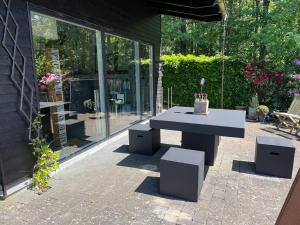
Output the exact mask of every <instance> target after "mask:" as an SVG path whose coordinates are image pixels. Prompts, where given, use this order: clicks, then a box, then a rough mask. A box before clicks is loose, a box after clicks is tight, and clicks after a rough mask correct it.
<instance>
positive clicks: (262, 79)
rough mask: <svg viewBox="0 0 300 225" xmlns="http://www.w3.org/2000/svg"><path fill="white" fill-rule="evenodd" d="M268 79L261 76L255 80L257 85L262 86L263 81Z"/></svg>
mask: <svg viewBox="0 0 300 225" xmlns="http://www.w3.org/2000/svg"><path fill="white" fill-rule="evenodd" d="M265 79H266V78H264V77H263V76H259V77H256V78H255V79H254V82H255V83H256V84H260V83H261V82H262V81H264V80H265Z"/></svg>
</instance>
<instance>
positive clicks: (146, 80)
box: [140, 43, 153, 119]
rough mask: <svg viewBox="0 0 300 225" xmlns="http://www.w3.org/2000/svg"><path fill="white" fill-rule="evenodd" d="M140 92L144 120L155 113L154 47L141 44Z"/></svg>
mask: <svg viewBox="0 0 300 225" xmlns="http://www.w3.org/2000/svg"><path fill="white" fill-rule="evenodd" d="M140 90H141V112H142V118H143V119H146V118H148V117H150V116H151V115H152V113H153V91H152V90H153V62H152V46H151V45H147V44H143V43H141V44H140Z"/></svg>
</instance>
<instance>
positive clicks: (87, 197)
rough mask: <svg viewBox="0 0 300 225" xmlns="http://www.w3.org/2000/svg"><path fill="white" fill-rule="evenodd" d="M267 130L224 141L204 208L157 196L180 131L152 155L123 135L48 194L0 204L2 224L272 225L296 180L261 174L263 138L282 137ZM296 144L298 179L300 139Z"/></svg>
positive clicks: (59, 178) (65, 173)
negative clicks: (259, 139)
mask: <svg viewBox="0 0 300 225" xmlns="http://www.w3.org/2000/svg"><path fill="white" fill-rule="evenodd" d="M268 127H270V125H263V124H259V123H247V124H246V137H245V138H244V139H238V138H226V137H222V139H221V144H220V146H219V152H218V156H217V160H216V163H215V166H213V167H209V168H208V171H207V176H206V179H205V182H204V186H203V188H202V192H201V195H200V199H199V201H198V202H197V203H193V202H186V201H183V200H180V199H175V198H172V197H168V196H163V195H160V194H159V192H158V184H159V172H158V162H159V158H160V157H161V155H162V154H163V153H164V152H165V151H166V149H167V148H168V145H170V144H171V145H179V144H180V133H179V132H174V131H165V130H163V131H162V142H163V143H164V144H163V147H162V149H161V150H160V151H159V152H157V153H156V154H155V155H154V156H152V157H151V156H143V155H136V154H129V153H128V151H127V150H128V136H127V135H123V136H122V137H121V138H119V139H118V140H117V141H109V142H108V143H107V144H104V145H99V146H98V147H95V148H94V149H96V148H99V151H96V152H93V153H91V154H87V155H86V157H84V158H83V159H81V160H78V161H76V162H73V163H69V164H70V165H69V166H64V167H65V168H64V169H62V170H59V171H58V172H57V173H56V174H55V175H54V180H53V182H52V188H51V189H50V190H48V191H47V192H46V193H44V194H42V195H37V194H35V193H33V192H32V191H30V190H24V191H21V192H19V193H17V194H15V195H12V196H11V197H9V198H8V199H6V200H5V201H0V212H1V213H0V221H1V222H0V224H1V225H6V224H9V225H14V224H15V225H22V224H101V225H102V224H103V225H109V224H114V225H115V224H120V225H126V224H136V225H143V224H147V225H148V224H149V225H155V224H199V225H203V224H205V225H221V224H222V225H248V224H249V225H250V224H251V225H252V224H253V225H272V224H274V223H275V221H276V218H277V216H278V213H279V211H280V209H281V207H282V205H283V202H284V200H285V198H286V195H287V193H288V191H289V188H290V186H291V183H292V181H293V179H283V178H276V177H268V176H263V175H258V174H255V170H254V164H253V160H254V151H255V138H256V136H257V135H277V134H275V133H270V132H268V131H266V130H265V128H268ZM293 142H294V143H295V145H296V148H297V150H296V156H295V164H294V174H293V178H294V176H295V174H296V172H297V171H298V169H299V166H300V153H299V151H300V150H299V149H300V142H299V141H298V140H297V139H294V140H293Z"/></svg>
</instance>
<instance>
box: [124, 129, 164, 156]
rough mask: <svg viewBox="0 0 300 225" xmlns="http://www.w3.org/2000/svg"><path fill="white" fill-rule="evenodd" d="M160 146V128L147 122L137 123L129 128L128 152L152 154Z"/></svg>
mask: <svg viewBox="0 0 300 225" xmlns="http://www.w3.org/2000/svg"><path fill="white" fill-rule="evenodd" d="M159 148H160V130H159V129H153V128H150V127H149V124H137V125H134V126H132V127H130V128H129V152H132V153H140V154H146V155H152V154H154V153H155V152H156V151H157V150H158V149H159Z"/></svg>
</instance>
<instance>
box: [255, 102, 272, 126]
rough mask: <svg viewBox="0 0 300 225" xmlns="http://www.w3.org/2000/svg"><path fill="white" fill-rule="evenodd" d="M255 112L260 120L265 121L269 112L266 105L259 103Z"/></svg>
mask: <svg viewBox="0 0 300 225" xmlns="http://www.w3.org/2000/svg"><path fill="white" fill-rule="evenodd" d="M256 112H257V113H258V118H259V121H260V122H263V123H266V121H267V115H268V113H269V108H268V106H265V105H259V106H258V107H257V109H256Z"/></svg>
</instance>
